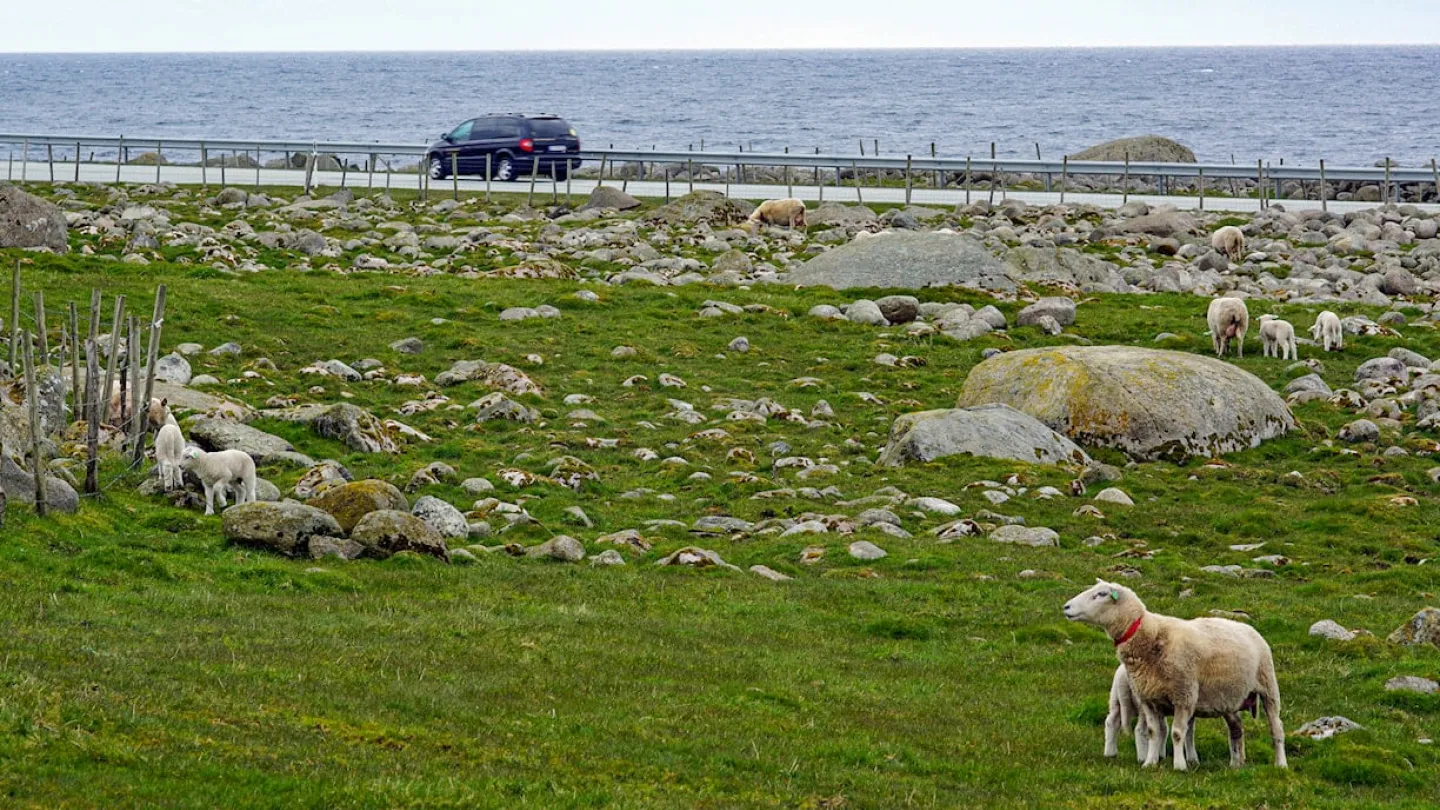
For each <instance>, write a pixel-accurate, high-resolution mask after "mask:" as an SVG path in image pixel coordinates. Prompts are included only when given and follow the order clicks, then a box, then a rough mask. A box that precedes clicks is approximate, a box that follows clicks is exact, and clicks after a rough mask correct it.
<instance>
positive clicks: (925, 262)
mask: <svg viewBox="0 0 1440 810" xmlns="http://www.w3.org/2000/svg"><path fill="white" fill-rule="evenodd" d="M785 280H786V282H787V283H789V284H801V285H804V286H807V287H830V288H831V289H835V290H845V289H851V288H855V287H903V288H910V289H920V288H921V287H933V286H951V285H954V286H962V287H974V288H978V289H983V290H1005V291H1010V290H1014V289H1015V286H1016V285H1015V279H1014V278H1013V277H1012V276H1011V274H1010V271H1009V270H1008V269H1007V268H1006V267H1005V265H1004V264H1002V263H1001V262H1000V260H999V259H997V258H995V256H994V255H992V254H991V253H990V250H989V249H988V248H986V247H985V244H984V243H983V242H981V241H980V240H978V239H976V238H975V237H973V236H968V235H964V234H950V233H940V232H929V231H925V232H919V231H916V232H910V231H905V232H897V233H886V234H882V235H880V236H875V237H871V238H869V239H862V240H858V241H855V242H851V243H849V244H846V245H842V246H840V247H837V248H835V249H834V250H828V251H826V252H824V253H821V254H820V255H819V256H816V257H815V258H813V259H811V260H810V261H808V262H806V263H805V264H804V265H802V266H801V267H799V268H797V269H795V270H792V271H791V272H790V273H788V274H786V276H785Z"/></svg>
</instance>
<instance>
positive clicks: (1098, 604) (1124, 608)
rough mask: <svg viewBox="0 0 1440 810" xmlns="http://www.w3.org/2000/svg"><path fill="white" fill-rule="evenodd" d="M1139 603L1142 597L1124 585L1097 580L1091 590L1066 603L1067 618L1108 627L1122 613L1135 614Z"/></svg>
mask: <svg viewBox="0 0 1440 810" xmlns="http://www.w3.org/2000/svg"><path fill="white" fill-rule="evenodd" d="M1139 601H1140V597H1138V596H1136V595H1135V592H1134V591H1132V590H1130V589H1129V588H1127V587H1125V586H1124V585H1118V584H1116V583H1114V582H1106V581H1105V580H1103V579H1097V580H1095V584H1094V585H1093V586H1091V587H1090V588H1089V590H1086V591H1085V592H1084V593H1082V594H1080V595H1078V596H1076V597H1075V598H1074V599H1071V600H1070V601H1069V602H1066V603H1065V608H1064V610H1065V618H1067V619H1069V620H1070V621H1072V622H1084V623H1085V624H1093V625H1097V626H1100V627H1108V626H1109V625H1111V624H1114V623H1115V620H1116V617H1117V616H1118V615H1119V614H1121V613H1122V612H1126V613H1129V612H1133V611H1134V607H1135V605H1136V604H1137V603H1138V602H1139Z"/></svg>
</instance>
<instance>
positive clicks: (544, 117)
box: [479, 112, 564, 121]
mask: <svg viewBox="0 0 1440 810" xmlns="http://www.w3.org/2000/svg"><path fill="white" fill-rule="evenodd" d="M479 117H480V118H528V119H530V120H532V121H533V120H552V121H561V120H564V119H562V118H561V117H560V116H558V115H555V114H553V113H538V114H532V113H513V112H512V113H493V112H492V113H485V114H484V115H481V116H479Z"/></svg>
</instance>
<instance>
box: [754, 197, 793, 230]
mask: <svg viewBox="0 0 1440 810" xmlns="http://www.w3.org/2000/svg"><path fill="white" fill-rule="evenodd" d="M750 221H751V222H759V223H762V224H769V225H788V226H789V227H791V228H793V227H795V226H796V225H799V226H800V227H802V228H803V227H805V203H804V202H802V201H800V200H797V199H795V198H793V197H792V198H789V199H784V200H766V201H765V202H762V203H760V205H758V206H756V208H755V211H754V213H752V214H750Z"/></svg>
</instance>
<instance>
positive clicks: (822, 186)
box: [815, 146, 825, 202]
mask: <svg viewBox="0 0 1440 810" xmlns="http://www.w3.org/2000/svg"><path fill="white" fill-rule="evenodd" d="M815 156H816V157H819V156H820V147H818V146H817V147H815ZM815 187H816V188H818V189H820V200H821V201H822V202H823V201H824V200H825V184H824V183H822V182H820V163H819V161H816V163H815Z"/></svg>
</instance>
